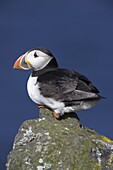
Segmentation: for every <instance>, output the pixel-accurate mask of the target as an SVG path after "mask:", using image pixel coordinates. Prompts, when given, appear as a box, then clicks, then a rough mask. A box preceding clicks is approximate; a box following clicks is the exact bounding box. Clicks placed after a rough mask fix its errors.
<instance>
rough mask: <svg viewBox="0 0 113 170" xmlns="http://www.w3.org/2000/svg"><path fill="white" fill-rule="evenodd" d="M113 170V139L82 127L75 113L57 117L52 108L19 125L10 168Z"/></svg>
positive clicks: (10, 158)
mask: <svg viewBox="0 0 113 170" xmlns="http://www.w3.org/2000/svg"><path fill="white" fill-rule="evenodd" d="M43 169H44V170H107V169H108V170H113V141H111V140H110V139H108V138H107V137H104V136H101V135H99V134H98V133H96V132H95V131H94V130H91V129H88V128H83V127H82V126H81V125H80V121H79V119H78V118H77V115H76V114H75V113H69V114H65V115H64V116H62V118H61V120H56V119H55V117H54V116H53V115H52V113H51V111H49V110H47V109H41V110H40V118H39V119H33V120H27V121H25V122H24V123H23V124H22V126H21V127H20V129H19V131H18V133H17V135H16V137H15V140H14V144H13V149H12V151H11V152H10V154H9V155H8V159H7V170H43Z"/></svg>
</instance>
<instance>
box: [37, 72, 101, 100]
mask: <svg viewBox="0 0 113 170" xmlns="http://www.w3.org/2000/svg"><path fill="white" fill-rule="evenodd" d="M38 83H39V84H40V90H41V93H42V95H43V96H44V97H50V98H54V99H55V100H60V101H79V100H86V99H91V98H97V97H98V93H99V91H98V90H97V88H96V87H95V86H93V85H92V83H91V81H90V80H89V79H88V78H86V77H85V76H84V75H81V74H80V73H78V72H75V71H71V70H67V69H57V70H54V71H50V72H47V73H45V74H43V75H41V76H39V78H38Z"/></svg>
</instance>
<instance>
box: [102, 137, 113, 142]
mask: <svg viewBox="0 0 113 170" xmlns="http://www.w3.org/2000/svg"><path fill="white" fill-rule="evenodd" d="M101 138H102V140H103V141H105V142H108V143H111V144H113V140H111V139H109V138H107V137H106V136H101Z"/></svg>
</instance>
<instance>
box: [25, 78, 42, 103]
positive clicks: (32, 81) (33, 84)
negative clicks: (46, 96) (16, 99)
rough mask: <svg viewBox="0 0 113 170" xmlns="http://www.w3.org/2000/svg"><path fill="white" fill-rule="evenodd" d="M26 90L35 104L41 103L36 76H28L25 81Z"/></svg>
mask: <svg viewBox="0 0 113 170" xmlns="http://www.w3.org/2000/svg"><path fill="white" fill-rule="evenodd" d="M27 91H28V95H29V97H30V98H31V99H32V100H33V101H34V102H35V103H37V104H42V96H41V95H40V92H39V87H38V83H37V77H31V76H30V77H29V79H28V82H27Z"/></svg>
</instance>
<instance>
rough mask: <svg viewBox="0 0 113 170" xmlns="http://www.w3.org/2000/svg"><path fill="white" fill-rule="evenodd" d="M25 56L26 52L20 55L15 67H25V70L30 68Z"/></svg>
mask: <svg viewBox="0 0 113 170" xmlns="http://www.w3.org/2000/svg"><path fill="white" fill-rule="evenodd" d="M25 56H26V54H23V55H22V56H20V57H19V58H18V59H17V60H16V61H15V63H14V65H13V68H17V69H23V70H29V69H30V68H29V67H28V64H30V63H28V62H25Z"/></svg>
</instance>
